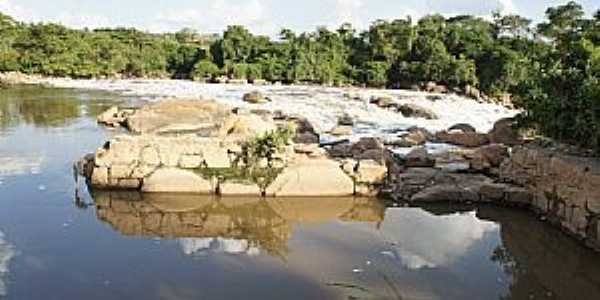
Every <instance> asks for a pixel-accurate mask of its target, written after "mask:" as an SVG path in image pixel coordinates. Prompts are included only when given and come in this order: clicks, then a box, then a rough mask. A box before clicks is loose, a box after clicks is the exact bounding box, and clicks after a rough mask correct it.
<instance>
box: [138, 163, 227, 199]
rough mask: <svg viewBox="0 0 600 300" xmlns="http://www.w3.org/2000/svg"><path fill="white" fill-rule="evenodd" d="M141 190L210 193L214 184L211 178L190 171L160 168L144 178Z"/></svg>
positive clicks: (213, 188)
mask: <svg viewBox="0 0 600 300" xmlns="http://www.w3.org/2000/svg"><path fill="white" fill-rule="evenodd" d="M142 191H143V192H161V193H200V194H212V193H214V192H215V186H214V183H213V182H212V180H207V179H204V178H202V177H201V176H200V175H198V174H196V173H194V172H192V171H187V170H181V169H175V168H161V169H158V170H156V171H155V172H154V173H152V175H150V176H149V177H148V178H146V179H144V181H143V184H142Z"/></svg>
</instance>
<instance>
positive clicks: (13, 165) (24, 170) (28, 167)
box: [0, 155, 43, 178]
mask: <svg viewBox="0 0 600 300" xmlns="http://www.w3.org/2000/svg"><path fill="white" fill-rule="evenodd" d="M42 161H43V159H42V157H41V156H38V155H33V156H31V157H16V156H8V155H2V157H0V178H2V177H8V176H18V175H25V174H39V173H40V170H41V165H42Z"/></svg>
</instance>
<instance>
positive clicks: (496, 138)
mask: <svg viewBox="0 0 600 300" xmlns="http://www.w3.org/2000/svg"><path fill="white" fill-rule="evenodd" d="M488 135H489V137H490V141H491V142H492V143H496V144H504V145H507V146H515V145H519V144H521V143H522V139H521V136H520V134H519V130H518V129H517V124H516V121H515V120H514V119H512V118H507V119H501V120H499V121H497V122H496V123H495V124H494V128H493V129H492V130H491V131H490V132H489V133H488Z"/></svg>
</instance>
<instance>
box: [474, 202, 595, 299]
mask: <svg viewBox="0 0 600 300" xmlns="http://www.w3.org/2000/svg"><path fill="white" fill-rule="evenodd" d="M478 216H479V217H480V218H485V219H489V220H493V221H495V222H498V223H500V224H502V230H501V232H500V234H501V238H502V245H499V246H498V247H497V248H496V249H495V250H494V251H493V252H492V253H490V254H489V255H490V259H491V260H493V261H495V262H497V263H498V264H499V265H500V266H501V267H502V269H503V270H504V272H506V274H509V275H510V276H511V277H512V278H513V280H512V282H511V284H510V292H509V294H508V296H506V297H503V299H600V255H598V253H597V252H593V251H592V250H589V249H587V248H584V247H583V246H581V245H580V244H578V241H576V240H574V239H572V238H570V237H568V236H566V235H565V234H563V233H562V232H560V231H558V230H555V229H554V228H551V227H550V226H549V225H547V224H545V223H541V222H539V221H537V220H536V219H535V218H532V217H531V216H530V215H529V214H528V213H526V212H514V211H509V210H499V209H492V208H487V209H481V210H480V211H479V213H478Z"/></svg>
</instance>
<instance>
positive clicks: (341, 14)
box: [333, 0, 364, 27]
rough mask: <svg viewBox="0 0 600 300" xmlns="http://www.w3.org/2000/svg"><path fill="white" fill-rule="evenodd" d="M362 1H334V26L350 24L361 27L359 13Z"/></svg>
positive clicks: (362, 4)
mask: <svg viewBox="0 0 600 300" xmlns="http://www.w3.org/2000/svg"><path fill="white" fill-rule="evenodd" d="M363 6H364V3H363V1H362V0H336V1H335V24H333V25H334V26H337V25H340V24H343V23H351V24H353V25H354V26H357V27H361V26H362V25H363V24H362V20H361V17H360V11H361V10H362V9H363Z"/></svg>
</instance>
